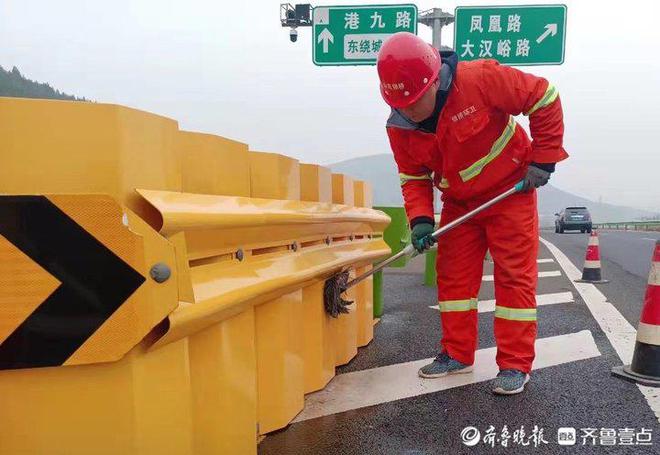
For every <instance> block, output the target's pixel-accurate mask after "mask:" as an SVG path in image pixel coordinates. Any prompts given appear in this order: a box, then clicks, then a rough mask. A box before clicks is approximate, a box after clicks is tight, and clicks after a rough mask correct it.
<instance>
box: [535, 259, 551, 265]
mask: <svg viewBox="0 0 660 455" xmlns="http://www.w3.org/2000/svg"><path fill="white" fill-rule="evenodd" d="M551 262H555V260H554V259H552V258H544V259H537V260H536V263H537V264H549V263H551Z"/></svg>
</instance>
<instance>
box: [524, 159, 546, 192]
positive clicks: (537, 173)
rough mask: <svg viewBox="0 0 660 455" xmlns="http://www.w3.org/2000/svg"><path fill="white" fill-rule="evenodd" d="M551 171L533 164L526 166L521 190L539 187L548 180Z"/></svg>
mask: <svg viewBox="0 0 660 455" xmlns="http://www.w3.org/2000/svg"><path fill="white" fill-rule="evenodd" d="M550 175H551V172H548V171H544V170H543V169H540V168H538V167H536V166H534V165H533V164H530V165H529V167H528V168H527V175H525V184H524V186H523V191H531V190H532V188H539V187H541V186H543V185H545V184H546V183H548V181H549V180H550Z"/></svg>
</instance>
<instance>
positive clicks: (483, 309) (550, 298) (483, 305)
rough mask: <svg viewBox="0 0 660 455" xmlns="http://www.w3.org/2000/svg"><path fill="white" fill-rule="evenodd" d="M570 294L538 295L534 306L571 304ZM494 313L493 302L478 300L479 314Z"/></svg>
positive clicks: (571, 296) (435, 308) (433, 306)
mask: <svg viewBox="0 0 660 455" xmlns="http://www.w3.org/2000/svg"><path fill="white" fill-rule="evenodd" d="M574 301H575V299H574V298H573V293H572V292H556V293H554V294H540V295H537V296H536V306H542V305H554V304H557V303H572V302H574ZM429 308H433V309H434V310H439V309H440V308H439V307H438V305H430V306H429ZM492 311H495V300H479V313H490V312H492Z"/></svg>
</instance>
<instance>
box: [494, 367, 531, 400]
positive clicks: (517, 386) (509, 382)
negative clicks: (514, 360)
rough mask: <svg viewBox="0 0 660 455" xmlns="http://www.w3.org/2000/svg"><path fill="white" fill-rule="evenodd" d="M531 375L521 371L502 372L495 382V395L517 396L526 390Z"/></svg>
mask: <svg viewBox="0 0 660 455" xmlns="http://www.w3.org/2000/svg"><path fill="white" fill-rule="evenodd" d="M528 382H529V375H528V374H526V373H523V372H522V371H519V370H502V371H500V372H499V373H498V374H497V377H496V378H495V379H494V380H493V393H495V394H497V395H515V394H516V393H520V392H522V391H523V390H525V384H527V383H528Z"/></svg>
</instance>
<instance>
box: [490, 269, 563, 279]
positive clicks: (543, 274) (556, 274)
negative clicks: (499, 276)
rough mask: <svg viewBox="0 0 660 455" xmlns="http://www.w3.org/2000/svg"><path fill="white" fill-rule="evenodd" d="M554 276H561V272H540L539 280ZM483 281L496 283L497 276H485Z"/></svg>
mask: <svg viewBox="0 0 660 455" xmlns="http://www.w3.org/2000/svg"><path fill="white" fill-rule="evenodd" d="M552 276H561V272H560V271H559V270H550V271H547V272H539V278H549V277H552ZM482 280H483V281H495V275H484V276H483V278H482Z"/></svg>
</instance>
